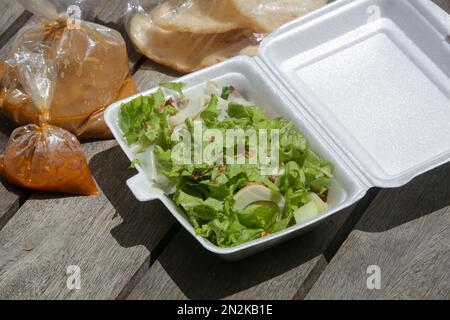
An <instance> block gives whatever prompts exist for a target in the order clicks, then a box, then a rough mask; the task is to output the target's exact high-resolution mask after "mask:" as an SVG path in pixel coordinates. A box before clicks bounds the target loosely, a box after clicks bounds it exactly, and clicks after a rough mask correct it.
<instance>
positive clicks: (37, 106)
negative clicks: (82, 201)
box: [0, 0, 136, 195]
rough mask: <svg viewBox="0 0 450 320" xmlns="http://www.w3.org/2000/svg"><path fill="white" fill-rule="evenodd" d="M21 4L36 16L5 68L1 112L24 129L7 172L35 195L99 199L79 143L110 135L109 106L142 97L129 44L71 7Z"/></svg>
mask: <svg viewBox="0 0 450 320" xmlns="http://www.w3.org/2000/svg"><path fill="white" fill-rule="evenodd" d="M19 2H20V3H21V4H22V5H24V7H25V8H27V9H28V10H30V11H31V12H33V13H34V14H35V16H36V18H35V19H34V20H33V22H32V23H31V24H29V25H27V26H25V27H24V28H23V29H22V30H21V31H20V32H19V34H18V36H17V38H16V39H15V41H14V43H13V45H12V48H11V50H10V52H9V54H8V55H7V57H6V59H5V61H4V62H0V112H1V113H2V115H3V116H5V117H6V118H8V119H10V120H12V121H13V122H14V123H16V124H17V125H25V127H21V128H18V129H16V131H14V133H13V134H12V136H11V138H10V140H9V142H8V144H7V147H6V151H5V152H6V153H5V156H4V157H2V158H1V159H0V173H1V174H2V175H3V176H4V177H6V179H7V180H8V181H9V182H11V183H13V184H15V185H18V186H21V187H26V188H30V189H36V190H43V191H52V192H64V193H75V194H83V195H91V194H95V193H96V192H97V190H96V186H95V183H94V181H93V179H92V177H91V174H90V172H89V168H88V164H87V161H86V160H85V158H84V156H83V153H82V152H81V148H80V145H79V142H78V140H77V137H78V138H82V139H92V138H109V137H111V133H110V131H109V130H108V128H107V127H106V125H105V123H104V120H103V112H104V110H105V108H106V107H107V106H108V105H110V104H111V103H113V102H114V101H117V100H120V99H122V98H125V97H127V96H129V95H132V94H134V93H135V92H136V87H135V84H134V82H133V80H132V79H131V77H130V71H129V66H128V57H127V49H126V45H125V41H124V39H123V38H122V36H121V35H120V33H118V32H117V31H115V30H112V29H109V28H107V27H103V26H100V25H97V24H93V23H89V22H86V21H81V20H80V19H79V18H80V17H79V16H77V15H75V17H73V16H71V15H70V14H72V13H73V12H75V13H77V11H78V10H79V7H69V10H68V12H64V13H58V11H57V8H60V7H61V6H62V3H66V2H67V1H66V2H64V1H62V2H56V1H55V3H50V2H48V1H37V0H19ZM81 2H82V1H76V3H77V4H81ZM85 2H87V1H85ZM71 10H72V11H73V12H72V11H71ZM78 13H79V12H78ZM30 124H31V125H30Z"/></svg>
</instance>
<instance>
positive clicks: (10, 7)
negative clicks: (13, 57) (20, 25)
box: [0, 0, 24, 47]
mask: <svg viewBox="0 0 450 320" xmlns="http://www.w3.org/2000/svg"><path fill="white" fill-rule="evenodd" d="M23 12H24V8H23V7H22V6H21V5H20V4H19V3H18V2H17V1H16V0H2V1H1V2H0V13H1V14H0V47H1V46H2V45H1V43H2V41H4V40H3V39H4V37H5V36H7V35H5V32H6V31H7V30H8V28H9V27H11V26H12V25H13V24H14V22H15V21H16V19H18V18H19V17H20V15H21V14H22V13H23ZM6 40H7V39H6Z"/></svg>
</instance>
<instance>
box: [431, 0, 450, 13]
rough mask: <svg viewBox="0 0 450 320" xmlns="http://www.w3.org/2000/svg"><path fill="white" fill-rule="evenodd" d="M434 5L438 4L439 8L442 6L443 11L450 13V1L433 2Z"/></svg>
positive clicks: (437, 0) (436, 0)
mask: <svg viewBox="0 0 450 320" xmlns="http://www.w3.org/2000/svg"><path fill="white" fill-rule="evenodd" d="M433 2H434V3H436V4H437V5H438V6H440V7H441V8H442V9H444V10H445V11H447V12H448V13H450V1H448V0H433Z"/></svg>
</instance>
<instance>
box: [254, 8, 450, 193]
mask: <svg viewBox="0 0 450 320" xmlns="http://www.w3.org/2000/svg"><path fill="white" fill-rule="evenodd" d="M448 35H450V18H449V16H448V15H447V14H446V13H445V12H443V11H442V10H441V9H439V8H438V7H437V6H436V5H435V4H434V3H432V2H431V1H430V0H395V1H393V0H356V1H346V0H343V1H338V2H336V3H335V4H332V5H329V6H327V7H325V8H324V9H323V10H320V11H318V12H317V14H312V15H310V16H308V17H307V18H305V19H300V20H296V21H294V22H292V23H290V24H288V25H286V26H284V27H282V28H281V29H280V30H279V31H278V32H275V33H274V34H273V35H271V36H269V37H268V38H267V39H265V41H264V42H263V44H262V45H261V48H260V53H259V58H257V59H259V60H260V63H261V64H262V65H264V67H265V68H266V69H267V70H269V73H270V74H273V75H275V78H276V81H278V83H279V86H280V89H281V88H283V87H284V88H287V89H288V91H289V92H290V96H291V97H292V99H293V100H295V104H296V106H297V107H298V108H303V109H305V110H306V111H307V112H308V113H310V114H311V116H312V118H313V119H315V121H316V122H317V125H318V126H319V127H320V128H321V129H322V132H323V134H324V135H326V136H327V137H328V138H329V139H330V140H331V141H333V142H334V145H335V148H336V150H337V152H341V153H342V154H343V155H344V156H345V157H346V159H348V161H349V162H351V163H352V164H353V167H354V169H355V170H356V171H357V172H358V173H359V175H360V176H362V177H363V178H364V179H365V180H366V181H367V184H368V186H379V187H395V186H400V185H403V184H405V183H407V182H409V181H410V180H411V179H413V178H414V177H416V176H417V175H419V174H421V173H423V172H425V171H428V170H430V169H432V168H434V167H436V166H439V165H441V164H443V163H445V162H447V161H449V159H450V79H449V77H450V41H449V38H448Z"/></svg>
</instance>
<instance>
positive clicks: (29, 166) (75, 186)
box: [0, 124, 97, 195]
mask: <svg viewBox="0 0 450 320" xmlns="http://www.w3.org/2000/svg"><path fill="white" fill-rule="evenodd" d="M0 173H1V174H2V175H3V176H4V177H5V178H6V179H7V180H8V182H10V183H11V184H14V185H17V186H20V187H24V188H28V189H33V190H39V191H49V192H61V193H70V194H80V195H95V194H97V187H96V185H95V182H94V179H93V178H92V176H91V173H90V170H89V167H88V164H87V162H86V159H85V157H84V155H83V151H82V150H81V146H80V143H79V141H78V139H77V138H76V137H75V136H74V135H73V134H71V133H70V132H68V131H66V130H64V129H61V128H58V127H54V126H51V125H47V124H44V125H42V126H41V127H39V126H37V125H28V126H25V127H20V128H18V129H16V130H15V131H14V132H13V134H12V135H11V137H10V139H9V142H8V144H7V145H6V150H5V155H4V156H1V157H0Z"/></svg>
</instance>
